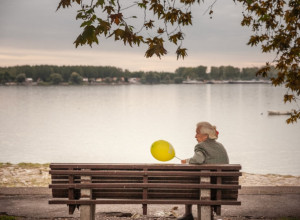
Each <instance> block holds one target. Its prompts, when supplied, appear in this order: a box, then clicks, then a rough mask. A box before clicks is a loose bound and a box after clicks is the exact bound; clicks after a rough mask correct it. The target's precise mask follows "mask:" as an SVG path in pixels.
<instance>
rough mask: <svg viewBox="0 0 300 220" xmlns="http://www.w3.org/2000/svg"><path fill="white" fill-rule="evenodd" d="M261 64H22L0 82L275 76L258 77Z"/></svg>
mask: <svg viewBox="0 0 300 220" xmlns="http://www.w3.org/2000/svg"><path fill="white" fill-rule="evenodd" d="M258 69H259V68H258V67H247V68H241V69H240V68H237V67H233V66H220V67H215V66H213V67H211V68H210V71H209V72H208V68H207V67H206V66H198V67H180V68H178V69H176V70H175V72H156V71H149V72H144V71H134V72H131V71H129V70H123V69H121V68H117V67H113V66H55V65H35V66H29V65H23V66H12V67H0V84H2V85H13V84H26V83H35V84H38V85H51V84H55V85H57V84H63V85H64V84H109V83H114V84H117V83H119V84H122V83H124V84H125V83H143V84H158V83H166V84H168V83H184V82H192V81H194V82H214V81H239V80H248V81H249V80H256V81H257V80H263V79H264V80H268V79H270V78H271V77H273V76H275V75H276V71H275V69H274V68H273V69H272V70H271V72H270V74H269V76H268V77H267V78H262V77H257V76H256V72H257V71H258Z"/></svg>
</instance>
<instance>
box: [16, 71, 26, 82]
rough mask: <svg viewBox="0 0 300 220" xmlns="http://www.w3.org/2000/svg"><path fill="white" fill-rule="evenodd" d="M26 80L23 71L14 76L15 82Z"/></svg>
mask: <svg viewBox="0 0 300 220" xmlns="http://www.w3.org/2000/svg"><path fill="white" fill-rule="evenodd" d="M25 80H26V75H25V73H20V74H19V75H17V76H16V82H17V83H23V82H25Z"/></svg>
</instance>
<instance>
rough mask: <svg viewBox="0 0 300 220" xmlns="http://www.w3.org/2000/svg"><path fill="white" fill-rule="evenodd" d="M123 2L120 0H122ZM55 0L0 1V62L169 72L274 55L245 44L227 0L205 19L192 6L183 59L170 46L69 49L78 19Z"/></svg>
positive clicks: (237, 12)
mask: <svg viewBox="0 0 300 220" xmlns="http://www.w3.org/2000/svg"><path fill="white" fill-rule="evenodd" d="M123 1H125V0H123ZM58 3H59V0H43V1H41V0H26V1H24V0H0V28H1V31H0V66H14V65H25V64H29V65H40V64H54V65H97V66H99V65H101V66H116V67H120V68H122V69H128V70H130V71H138V70H143V71H150V70H155V71H174V70H175V69H176V68H178V67H182V66H184V67H196V66H199V65H204V66H208V67H210V66H221V65H233V66H236V67H240V68H242V67H253V66H261V65H263V64H264V63H265V62H266V61H272V59H273V58H274V55H272V54H264V55H263V54H261V52H260V48H251V47H250V46H247V45H246V43H247V41H248V39H249V36H250V34H251V30H250V29H249V28H247V27H241V25H240V22H241V18H242V8H241V6H240V5H235V4H234V3H233V1H232V0H219V1H217V3H216V4H215V6H214V15H213V18H212V19H210V18H209V15H208V14H204V12H205V11H206V9H207V5H206V6H205V5H200V6H198V5H196V6H195V9H194V10H193V12H194V14H193V16H194V20H193V26H192V27H190V28H187V29H185V33H186V38H185V41H184V44H183V46H184V47H187V48H188V57H186V58H185V59H184V60H183V61H182V60H180V61H178V60H177V59H176V56H175V50H176V48H175V47H168V48H167V49H168V50H169V53H168V54H167V55H166V56H165V57H162V59H159V58H155V57H154V58H145V57H144V53H145V50H144V49H145V48H137V47H133V48H130V47H128V46H126V47H124V46H123V43H121V42H114V41H113V40H105V41H102V42H100V44H99V45H94V46H93V47H92V48H90V47H89V46H82V47H78V48H75V46H74V44H73V42H74V40H75V39H76V37H77V36H78V34H80V28H79V26H80V22H79V21H76V20H75V16H76V8H74V7H73V8H69V9H60V10H59V11H57V12H56V8H57V5H58Z"/></svg>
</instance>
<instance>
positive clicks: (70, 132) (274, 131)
mask: <svg viewBox="0 0 300 220" xmlns="http://www.w3.org/2000/svg"><path fill="white" fill-rule="evenodd" d="M284 92H285V89H284V88H278V87H276V88H274V87H272V86H271V85H265V84H261V85H245V84H240V85H231V84H221V85H152V86H150V85H130V86H66V87H63V86H57V87H54V86H53V87H39V86H33V87H20V86H19V87H4V86H1V87H0V162H11V163H18V162H38V163H48V162H99V163H102V162H103V163H120V162H122V163H123V162H124V163H160V162H158V161H156V160H155V159H154V158H153V157H152V156H151V153H150V146H151V144H152V143H153V142H154V141H156V140H158V139H165V140H168V141H169V142H171V143H172V145H173V146H174V148H175V151H176V155H177V156H178V157H179V158H187V157H190V156H192V155H193V149H194V146H195V144H196V141H195V138H194V135H195V124H196V123H197V122H198V121H210V122H211V123H213V124H215V125H216V126H217V128H218V130H219V132H220V135H219V139H218V140H219V141H220V142H221V143H223V144H224V146H225V147H226V148H227V151H228V154H229V157H230V162H231V163H240V164H242V166H243V171H245V172H250V173H277V174H292V175H300V160H299V158H300V135H299V134H300V122H298V124H294V125H287V124H286V123H285V120H286V118H287V117H286V116H268V115H267V111H268V110H288V109H289V108H291V107H295V106H291V105H285V104H284V103H283V101H282V95H283V94H284ZM169 163H179V160H178V159H173V160H171V161H169Z"/></svg>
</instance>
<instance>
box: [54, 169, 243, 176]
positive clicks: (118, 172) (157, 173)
mask: <svg viewBox="0 0 300 220" xmlns="http://www.w3.org/2000/svg"><path fill="white" fill-rule="evenodd" d="M49 173H50V174H52V175H85V176H115V175H124V176H153V177H155V176H156V177H158V176H183V177H186V176H193V177H208V176H222V177H223V176H224V177H225V176H241V175H242V173H241V172H232V171H228V172H207V171H206V172H189V171H187V172H183V171H164V172H161V171H121V170H115V171H105V170H102V171H99V170H91V171H86V170H50V171H49Z"/></svg>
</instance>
